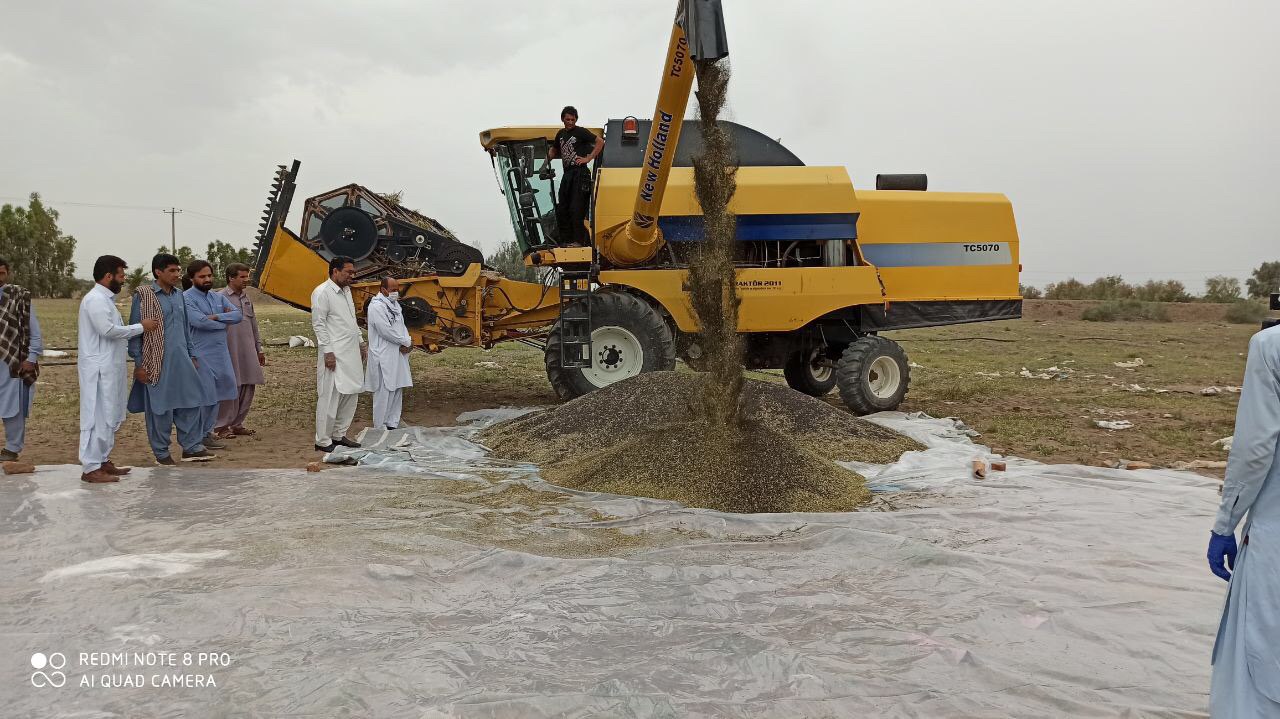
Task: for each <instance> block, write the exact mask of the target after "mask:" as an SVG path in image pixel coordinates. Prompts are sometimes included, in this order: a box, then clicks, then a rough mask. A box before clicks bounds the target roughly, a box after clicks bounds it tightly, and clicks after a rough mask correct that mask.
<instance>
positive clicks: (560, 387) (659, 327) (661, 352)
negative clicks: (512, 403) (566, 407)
mask: <svg viewBox="0 0 1280 719" xmlns="http://www.w3.org/2000/svg"><path fill="white" fill-rule="evenodd" d="M588 299H589V301H590V302H591V325H592V329H591V345H592V346H591V352H592V357H591V366H590V367H564V366H562V365H561V361H560V346H561V326H560V323H559V322H556V324H555V326H553V327H552V328H551V335H550V336H549V337H547V350H546V355H545V359H546V365H547V379H549V380H550V381H551V387H552V388H553V389H554V390H555V391H556V396H557V397H559V398H560V399H562V400H570V399H573V398H575V397H581V396H582V395H584V394H587V393H588V392H591V391H593V390H597V389H600V388H601V387H607V386H609V385H611V384H613V383H614V382H618V381H621V380H624V379H627V378H629V377H634V376H636V375H638V374H641V373H643V372H659V371H662V370H673V369H675V368H676V343H675V338H674V337H673V336H672V334H671V327H670V326H668V325H667V323H666V321H664V320H663V319H662V316H661V315H659V314H658V312H657V311H656V310H654V308H653V307H651V306H649V304H648V303H646V302H645V301H644V300H642V299H640V298H639V297H636V296H634V295H630V294H626V293H625V292H609V291H604V292H597V293H594V294H592V295H591V296H590V297H589V298H588Z"/></svg>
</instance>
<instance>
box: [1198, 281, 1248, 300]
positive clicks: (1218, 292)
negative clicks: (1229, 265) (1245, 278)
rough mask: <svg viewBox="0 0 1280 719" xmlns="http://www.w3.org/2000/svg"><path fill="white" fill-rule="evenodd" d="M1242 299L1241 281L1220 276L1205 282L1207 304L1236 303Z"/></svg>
mask: <svg viewBox="0 0 1280 719" xmlns="http://www.w3.org/2000/svg"><path fill="white" fill-rule="evenodd" d="M1239 299H1240V280H1238V279H1236V278H1235V277H1227V276H1226V275H1218V276H1216V277H1210V278H1209V279H1207V280H1205V281H1204V301H1205V302H1235V301H1237V300H1239Z"/></svg>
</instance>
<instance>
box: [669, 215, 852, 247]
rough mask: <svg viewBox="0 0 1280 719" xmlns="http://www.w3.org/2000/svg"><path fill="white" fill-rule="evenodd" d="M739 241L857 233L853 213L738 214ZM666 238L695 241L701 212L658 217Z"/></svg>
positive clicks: (700, 235)
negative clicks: (698, 213)
mask: <svg viewBox="0 0 1280 719" xmlns="http://www.w3.org/2000/svg"><path fill="white" fill-rule="evenodd" d="M737 219H738V241H739V242H759V241H762V240H767V241H771V242H772V241H777V242H790V241H792V240H852V239H856V238H857V236H858V227H857V223H858V216H857V215H856V214H811V215H738V218H737ZM658 227H659V228H661V229H662V236H663V237H664V238H666V240H667V241H668V242H698V241H701V240H702V238H703V236H704V235H705V234H706V233H705V231H704V230H703V226H702V215H679V216H668V217H659V218H658Z"/></svg>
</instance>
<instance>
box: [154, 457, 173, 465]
mask: <svg viewBox="0 0 1280 719" xmlns="http://www.w3.org/2000/svg"><path fill="white" fill-rule="evenodd" d="M156 464H157V465H158V466H161V467H176V466H177V465H178V463H177V462H175V461H173V457H156Z"/></svg>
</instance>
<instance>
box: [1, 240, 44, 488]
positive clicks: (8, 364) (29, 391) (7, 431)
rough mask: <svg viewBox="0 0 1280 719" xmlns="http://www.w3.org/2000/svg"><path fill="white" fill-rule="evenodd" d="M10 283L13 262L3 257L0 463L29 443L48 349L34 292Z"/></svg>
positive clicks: (10, 459) (13, 455)
mask: <svg viewBox="0 0 1280 719" xmlns="http://www.w3.org/2000/svg"><path fill="white" fill-rule="evenodd" d="M8 282H9V263H8V262H6V261H5V260H0V417H3V418H4V449H3V450H0V462H11V461H13V460H16V459H17V458H18V454H19V453H21V452H22V448H23V447H24V446H26V441H27V415H29V414H31V401H32V400H33V399H34V398H35V394H36V387H35V384H36V377H38V376H39V375H40V365H39V364H37V363H38V362H39V361H40V353H42V352H44V338H43V337H42V336H41V335H40V321H39V320H37V319H36V308H35V307H34V306H32V304H31V291H30V290H28V289H25V288H23V287H19V286H17V285H11V284H8ZM6 370H7V371H6Z"/></svg>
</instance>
